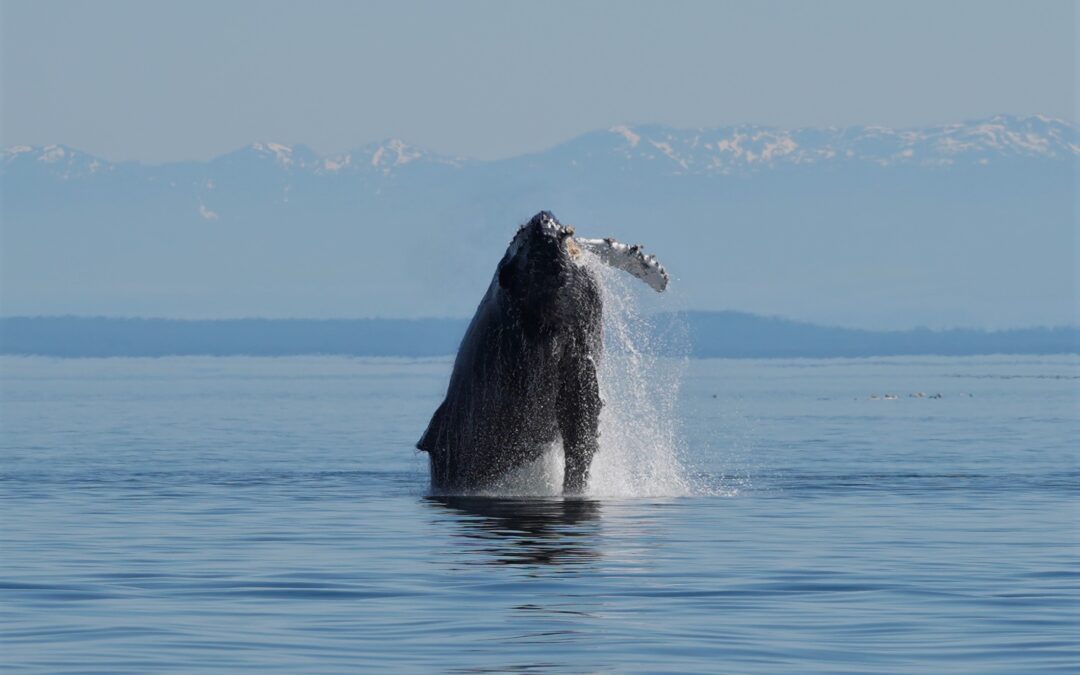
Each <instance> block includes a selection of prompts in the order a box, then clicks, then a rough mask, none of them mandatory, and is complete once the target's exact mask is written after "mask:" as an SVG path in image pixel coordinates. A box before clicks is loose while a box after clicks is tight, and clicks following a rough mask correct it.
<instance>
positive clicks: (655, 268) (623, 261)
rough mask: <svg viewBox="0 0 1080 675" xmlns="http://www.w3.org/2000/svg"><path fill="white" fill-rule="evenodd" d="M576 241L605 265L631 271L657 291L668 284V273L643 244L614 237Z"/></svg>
mask: <svg viewBox="0 0 1080 675" xmlns="http://www.w3.org/2000/svg"><path fill="white" fill-rule="evenodd" d="M574 242H575V243H576V244H577V245H578V246H579V247H580V248H583V249H585V250H587V251H591V252H592V253H593V254H594V255H595V256H596V257H598V258H599V259H600V261H601V262H603V263H604V264H605V265H610V266H611V267H614V268H616V269H620V270H622V271H624V272H629V273H630V274H632V275H634V276H635V277H637V278H638V279H641V280H642V281H644V282H645V283H647V284H648V285H649V286H651V287H652V289H653V290H654V291H656V292H657V293H660V292H662V291H663V290H664V289H665V288H667V285H668V273H667V270H665V269H664V266H663V265H661V264H660V261H659V260H657V259H656V256H654V255H647V254H646V253H645V251H644V249H642V247H641V246H638V245H633V246H627V245H626V244H623V243H620V242H617V241H615V240H614V239H610V238H609V239H582V238H581V237H574Z"/></svg>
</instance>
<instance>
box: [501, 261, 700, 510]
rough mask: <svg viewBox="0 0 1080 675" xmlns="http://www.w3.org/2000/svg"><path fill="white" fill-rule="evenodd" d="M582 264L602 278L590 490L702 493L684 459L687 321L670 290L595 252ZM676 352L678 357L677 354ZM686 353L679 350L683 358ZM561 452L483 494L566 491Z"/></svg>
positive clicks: (601, 493)
mask: <svg viewBox="0 0 1080 675" xmlns="http://www.w3.org/2000/svg"><path fill="white" fill-rule="evenodd" d="M582 264H583V265H585V266H586V267H588V269H589V270H590V271H591V272H592V273H593V274H595V275H596V277H597V279H598V280H599V281H600V285H601V288H602V294H603V301H604V354H603V357H602V359H601V361H600V370H599V373H598V374H599V379H600V395H601V398H602V399H603V401H604V408H603V411H602V412H601V414H600V450H599V452H598V453H597V454H596V456H595V457H594V458H593V463H592V467H591V470H590V472H589V474H590V475H589V485H588V489H587V491H586V496H587V497H590V498H597V497H672V496H682V495H689V494H694V493H697V492H698V491H699V490H697V489H695V488H694V481H693V480H692V479H691V478H690V477H689V476H688V473H687V471H686V470H685V469H684V467H683V463H682V462H681V461H680V455H681V454H682V452H681V445H680V440H679V439H680V436H679V433H678V419H679V417H678V414H677V405H678V395H679V387H680V385H681V382H682V377H683V374H684V372H685V369H686V364H687V358H686V357H685V355H686V354H687V353H688V351H689V350H688V348H687V346H688V343H687V336H686V327H685V323H684V322H683V321H682V320H681V319H679V318H677V315H676V314H674V313H673V312H670V311H669V312H667V313H661V312H660V311H659V310H662V309H664V308H665V307H667V306H668V305H669V299H668V298H667V296H666V294H665V295H659V294H657V293H655V292H654V291H652V290H650V289H649V288H648V287H647V286H646V285H644V284H643V283H641V281H640V280H638V279H636V278H634V277H632V276H630V275H628V274H626V273H625V272H622V271H619V270H616V269H613V268H611V267H609V266H607V265H605V264H603V263H602V262H601V261H600V260H599V259H598V258H597V257H595V256H594V255H593V254H591V253H586V254H585V255H584V260H583V262H582ZM673 354H674V355H676V356H672V355H673ZM679 355H681V356H679ZM563 462H564V460H563V450H562V445H561V443H559V442H556V443H554V444H552V445H551V447H549V448H548V449H547V450H546V451H545V452H544V454H543V455H542V456H541V457H539V458H538V459H536V460H535V461H533V462H531V463H529V464H526V465H524V466H521V467H518V468H517V469H515V470H514V471H512V472H510V473H508V474H507V475H505V476H503V477H502V478H500V479H499V480H498V481H497V482H496V483H495V484H493V485H491V486H489V487H488V488H487V489H485V490H483V492H482V493H481V494H483V495H488V496H499V497H510V496H513V497H525V496H534V497H542V496H551V497H554V496H560V495H561V494H562V481H563Z"/></svg>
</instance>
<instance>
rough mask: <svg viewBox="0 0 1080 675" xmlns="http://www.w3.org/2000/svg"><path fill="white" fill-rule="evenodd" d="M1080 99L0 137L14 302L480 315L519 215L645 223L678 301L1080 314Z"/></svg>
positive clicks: (41, 309)
mask: <svg viewBox="0 0 1080 675" xmlns="http://www.w3.org/2000/svg"><path fill="white" fill-rule="evenodd" d="M1077 131H1078V130H1077V125H1076V124H1075V123H1072V122H1070V121H1065V120H1059V119H1053V118H1048V117H1044V116H1029V117H1015V116H996V117H991V118H987V119H982V120H975V121H970V122H965V123H958V124H950V125H940V126H931V127H924V128H912V129H887V128H882V127H871V126H858V127H845V128H831V127H830V128H803V129H780V128H773V127H762V126H753V125H744V126H734V127H721V128H714V129H696V130H686V129H674V128H670V127H664V126H659V125H644V126H616V127H613V128H611V129H609V130H606V131H598V132H593V133H588V134H585V135H583V136H580V137H578V138H575V139H572V140H570V141H568V142H566V143H564V144H561V145H558V146H556V147H554V148H551V149H549V150H547V151H545V152H541V153H535V154H530V155H523V156H519V157H512V158H508V159H503V160H497V161H479V160H473V159H468V158H459V157H445V156H441V155H438V154H436V153H433V152H429V151H427V150H424V149H422V148H417V147H414V146H411V145H409V144H407V143H405V142H403V141H400V140H388V141H385V142H380V143H374V144H370V145H367V146H363V147H360V148H356V149H354V150H351V151H348V152H341V153H335V154H330V155H319V154H318V153H316V152H314V151H312V150H310V149H309V148H306V147H304V146H302V145H286V144H281V143H273V142H258V143H253V144H251V145H249V146H246V147H243V148H240V149H238V150H236V151H234V152H231V153H228V154H225V155H222V156H220V157H217V158H214V159H212V160H210V161H206V162H176V163H167V164H158V165H146V164H141V163H137V162H111V161H108V160H107V159H104V158H101V157H95V156H93V155H90V154H88V153H85V152H82V151H79V150H77V149H73V148H69V147H66V146H62V145H49V146H14V147H10V148H7V149H5V150H3V152H2V160H0V181H2V183H0V184H2V186H3V197H4V199H3V204H2V216H3V230H2V239H0V242H2V244H3V252H2V258H0V261H2V263H3V265H2V270H0V283H2V295H0V312H2V313H3V314H5V315H9V316H10V315H15V314H24V315H35V314H99V315H111V316H135V315H158V316H160V315H166V316H175V317H190V318H216V317H235V316H268V317H274V316H277V317H311V318H319V317H335V316H386V317H406V318H407V317H416V316H466V315H468V314H470V313H471V311H472V308H473V307H474V306H475V303H476V302H477V301H478V300H479V296H480V295H481V294H482V292H483V289H484V287H485V286H486V283H487V280H488V279H489V278H490V274H491V271H492V270H493V268H494V265H495V263H496V262H497V260H498V258H499V256H500V255H501V253H502V248H503V247H504V246H505V244H506V241H507V240H508V239H509V237H510V235H511V234H512V233H513V230H514V228H515V227H516V225H517V224H518V223H520V222H522V221H523V220H525V219H527V218H528V217H529V216H530V215H531V214H532V213H534V212H536V211H538V210H540V209H551V210H554V211H555V212H556V213H557V214H558V215H559V216H560V217H561V218H562V219H563V220H564V221H568V222H570V223H573V224H575V225H576V226H577V227H578V230H579V232H581V233H582V234H585V235H587V236H615V237H617V238H620V239H623V240H627V241H631V242H640V243H643V244H645V246H646V248H647V249H648V250H650V251H651V252H654V253H656V254H657V255H658V256H659V257H660V259H661V260H662V261H663V262H664V263H665V265H666V266H667V267H668V269H669V271H671V273H672V275H673V278H674V283H673V285H672V290H673V296H674V297H673V298H672V299H671V300H670V303H671V307H670V308H673V309H685V308H687V307H692V308H695V309H703V310H719V309H735V310H744V311H756V312H762V313H768V314H777V315H785V316H789V317H793V318H796V319H800V320H814V321H818V322H827V323H834V324H841V325H847V326H853V327H873V328H903V327H911V326H914V325H928V326H935V327H948V326H957V325H969V326H978V327H991V328H1002V327H1012V326H1021V325H1057V324H1069V323H1074V322H1075V321H1076V287H1075V283H1076V282H1075V276H1074V273H1075V268H1076V262H1077V239H1076V221H1075V211H1074V205H1075V197H1076V194H1077V192H1076V190H1077V187H1078V184H1077V173H1076V162H1077V159H1078V158H1080V135H1078V133H1077Z"/></svg>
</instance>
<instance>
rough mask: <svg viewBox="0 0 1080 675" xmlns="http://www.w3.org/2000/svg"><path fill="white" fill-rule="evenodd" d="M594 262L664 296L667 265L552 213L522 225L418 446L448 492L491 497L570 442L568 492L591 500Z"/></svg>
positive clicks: (595, 425) (597, 322) (596, 336)
mask: <svg viewBox="0 0 1080 675" xmlns="http://www.w3.org/2000/svg"><path fill="white" fill-rule="evenodd" d="M583 251H590V252H591V253H592V254H594V255H596V256H597V257H598V258H599V259H600V260H601V261H603V262H604V263H606V264H608V265H610V266H612V267H616V268H618V269H622V270H624V271H627V272H629V273H631V274H633V275H634V276H636V277H638V278H640V279H642V280H643V281H645V282H646V283H648V284H649V285H650V286H651V287H652V288H654V289H655V290H657V291H663V290H664V289H665V288H666V287H667V282H668V276H667V272H666V271H665V270H664V268H663V266H662V265H660V263H659V262H658V261H657V260H656V258H655V257H653V256H651V255H645V254H644V252H643V251H642V249H641V247H640V246H627V245H625V244H621V243H619V242H617V241H615V240H614V239H582V238H580V237H575V236H574V228H573V227H570V226H566V225H563V224H562V223H560V222H559V221H558V220H557V219H556V218H555V216H554V215H552V214H551V213H550V212H548V211H541V212H540V213H538V214H536V215H535V216H533V217H532V219H530V220H529V222H527V223H526V224H524V225H522V226H521V227H520V228H519V229H518V231H517V234H515V235H514V238H513V239H512V240H511V241H510V245H509V246H508V247H507V249H506V254H505V255H503V257H502V260H500V261H499V265H498V267H497V268H496V270H495V276H494V278H493V279H492V280H491V284H490V285H489V286H488V289H487V293H485V294H484V297H483V299H482V300H481V301H480V306H479V307H478V308H477V310H476V315H475V316H474V317H473V319H472V322H471V323H470V324H469V327H468V329H467V330H466V331H465V337H464V338H462V341H461V346H460V347H459V348H458V353H457V358H456V359H455V361H454V368H453V371H452V373H451V375H450V384H449V386H448V387H447V391H446V398H445V399H444V400H443V402H442V405H440V406H439V407H438V409H437V410H436V411H435V414H434V415H433V416H432V418H431V422H430V423H429V424H428V427H427V430H426V431H425V432H424V434H423V436H422V437H421V438H420V440H419V442H418V443H417V444H416V447H417V448H419V449H420V450H423V451H424V452H427V453H428V457H429V460H430V464H431V486H432V489H433V490H434V491H436V492H439V493H459V492H472V491H478V490H483V489H484V488H486V487H489V486H490V485H491V484H492V483H493V482H495V481H497V480H498V479H499V477H501V476H503V475H504V474H506V473H507V472H508V471H510V470H512V469H514V468H516V467H518V466H521V465H523V464H525V463H527V462H530V461H533V460H535V459H536V458H537V457H539V456H540V455H541V454H542V453H543V452H544V450H545V448H547V447H548V446H549V445H550V444H551V443H552V442H554V441H555V440H557V439H559V438H561V439H562V446H563V452H564V454H565V472H564V475H563V491H564V492H566V493H580V492H582V491H583V490H584V489H585V486H586V484H587V481H588V477H589V466H590V464H591V462H592V458H593V455H594V454H595V453H596V450H597V439H598V436H599V430H598V429H599V418H600V409H601V406H602V403H601V400H600V388H599V383H598V382H597V369H598V361H599V359H600V356H601V346H602V335H601V325H602V322H603V301H602V297H601V292H600V283H599V281H598V280H597V278H596V276H595V275H594V273H593V272H591V271H590V270H589V269H588V268H587V267H586V266H585V265H584V264H582V263H583V258H584V255H585V254H584V253H583Z"/></svg>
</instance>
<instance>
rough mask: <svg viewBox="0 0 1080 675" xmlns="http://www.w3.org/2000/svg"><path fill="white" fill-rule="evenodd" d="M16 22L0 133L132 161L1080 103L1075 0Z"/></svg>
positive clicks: (96, 11)
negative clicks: (261, 143) (289, 146)
mask: <svg viewBox="0 0 1080 675" xmlns="http://www.w3.org/2000/svg"><path fill="white" fill-rule="evenodd" d="M0 24H2V28H0V30H2V37H3V41H2V42H3V47H2V50H3V51H2V57H3V58H2V113H3V114H2V121H0V145H4V146H9V145H16V144H27V145H46V144H51V143H61V144H64V145H68V146H71V147H76V148H80V149H83V150H85V151H87V152H90V153H92V154H95V155H99V156H102V157H107V158H109V159H112V160H117V161H123V160H140V161H146V162H168V161H178V160H191V159H209V158H212V157H215V156H218V155H221V154H223V153H225V152H228V151H230V150H233V149H235V148H238V147H242V146H244V145H247V144H249V143H250V142H252V141H256V140H279V141H282V142H285V143H303V144H307V145H309V146H311V147H312V148H313V149H314V150H315V151H316V152H319V153H330V152H335V151H340V150H345V149H349V148H354V147H358V146H362V145H364V144H366V143H369V142H373V141H378V140H381V139H384V138H389V137H398V138H403V139H407V140H408V141H409V142H411V143H415V144H417V145H419V146H422V147H425V148H430V149H432V150H434V151H436V152H439V153H441V154H447V155H461V156H468V157H475V158H478V159H498V158H505V157H510V156H514V155H520V154H522V153H527V152H532V151H539V150H542V149H545V148H549V147H552V146H554V145H557V144H558V143H560V142H562V141H566V140H568V139H570V138H573V137H575V136H578V135H580V134H582V133H585V132H588V131H592V130H596V129H604V128H608V127H611V126H613V125H616V124H620V123H630V124H647V123H656V124H665V125H670V126H675V127H682V128H688V127H716V126H724V125H729V124H740V123H753V124H765V125H775V126H781V127H804V126H831V125H835V126H847V125H856V124H881V125H884V126H891V127H911V126H924V125H930V124H938V123H947V122H956V121H960V120H965V119H974V118H979V117H985V116H988V115H992V114H996V113H1009V114H1021V115H1023V114H1033V113H1045V114H1048V115H1052V116H1055V117H1059V118H1062V119H1066V120H1072V121H1075V120H1076V119H1077V118H1076V87H1075V74H1076V73H1075V63H1076V39H1075V36H1076V34H1077V16H1076V11H1075V6H1074V5H1073V4H1072V3H1069V2H1046V3H1039V4H1036V5H1019V4H1010V3H997V2H993V3H991V2H978V3H972V2H955V3H946V4H939V3H904V4H903V5H900V4H882V3H874V4H865V3H851V2H830V3H814V4H806V3H792V2H768V3H754V4H730V3H680V4H679V5H676V6H674V7H669V6H661V5H658V4H657V5H648V6H645V5H635V6H628V5H625V4H620V3H590V4H588V5H587V6H577V5H573V4H556V5H551V4H548V5H545V6H543V7H540V6H529V5H522V4H508V3H493V2H469V3H455V4H453V5H448V4H442V3H433V2H410V3H379V4H370V3H365V4H364V5H357V4H353V3H336V2H324V3H319V4H316V5H311V6H308V5H299V4H293V3H277V2H259V3H255V2H235V3H228V4H225V5H220V4H217V3H208V2H190V3H183V4H179V3H177V4H159V3H138V2H126V1H125V2H118V1H111V2H97V3H93V4H89V3H88V4H73V3H58V2H33V3H30V2H19V1H8V2H5V3H4V4H3V7H2V14H0ZM136 54H137V55H138V58H132V56H133V55H136ZM73 110H77V111H78V114H72V112H73Z"/></svg>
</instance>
